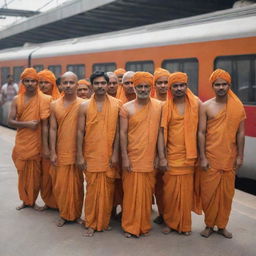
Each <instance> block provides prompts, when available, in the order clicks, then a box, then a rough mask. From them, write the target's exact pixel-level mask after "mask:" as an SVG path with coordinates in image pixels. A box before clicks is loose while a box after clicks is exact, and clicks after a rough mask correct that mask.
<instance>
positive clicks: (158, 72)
mask: <svg viewBox="0 0 256 256" xmlns="http://www.w3.org/2000/svg"><path fill="white" fill-rule="evenodd" d="M169 75H170V72H169V71H168V70H166V69H163V68H157V69H156V70H155V72H154V85H155V84H156V81H157V79H158V78H160V77H162V76H167V77H169Z"/></svg>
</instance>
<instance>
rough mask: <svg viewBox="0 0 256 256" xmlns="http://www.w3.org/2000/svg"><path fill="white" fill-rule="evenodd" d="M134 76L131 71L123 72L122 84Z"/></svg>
mask: <svg viewBox="0 0 256 256" xmlns="http://www.w3.org/2000/svg"><path fill="white" fill-rule="evenodd" d="M134 74H135V72H133V71H127V72H125V73H124V75H123V79H122V83H124V81H125V80H127V79H130V78H131V77H133V76H134Z"/></svg>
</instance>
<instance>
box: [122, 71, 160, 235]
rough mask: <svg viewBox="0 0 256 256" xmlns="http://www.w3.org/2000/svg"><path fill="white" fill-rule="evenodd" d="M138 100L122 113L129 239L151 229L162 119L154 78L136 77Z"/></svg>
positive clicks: (125, 221) (125, 214)
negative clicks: (153, 90)
mask: <svg viewBox="0 0 256 256" xmlns="http://www.w3.org/2000/svg"><path fill="white" fill-rule="evenodd" d="M133 84H134V89H135V93H136V97H137V98H136V99H135V100H132V101H130V102H128V103H126V104H124V105H123V107H122V110H121V112H120V138H121V141H120V143H121V151H122V167H123V168H122V171H123V177H122V178H123V189H124V198H123V215H122V228H123V230H124V232H125V236H126V237H131V236H132V235H134V236H136V237H139V236H140V235H142V234H144V235H147V234H148V232H149V231H150V229H151V205H152V197H153V190H154V185H155V177H154V176H155V175H154V161H155V156H156V144H157V136H158V130H159V126H160V118H161V108H162V106H161V103H160V102H159V101H158V100H155V99H152V98H150V96H149V95H150V89H151V87H152V86H153V76H152V75H151V74H150V73H148V72H136V73H135V75H134V76H133Z"/></svg>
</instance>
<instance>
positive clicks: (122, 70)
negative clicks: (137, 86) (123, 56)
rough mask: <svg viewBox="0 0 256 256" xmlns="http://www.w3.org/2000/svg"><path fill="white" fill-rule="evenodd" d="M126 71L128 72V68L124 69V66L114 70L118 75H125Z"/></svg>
mask: <svg viewBox="0 0 256 256" xmlns="http://www.w3.org/2000/svg"><path fill="white" fill-rule="evenodd" d="M125 72H126V70H125V69H123V68H118V69H116V70H115V71H114V73H115V74H116V75H117V76H119V75H123V74H124V73H125Z"/></svg>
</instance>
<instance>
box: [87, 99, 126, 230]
mask: <svg viewBox="0 0 256 256" xmlns="http://www.w3.org/2000/svg"><path fill="white" fill-rule="evenodd" d="M89 101H90V102H89V106H88V110H87V114H86V124H85V136H84V145H83V150H84V159H85V161H86V164H87V168H86V171H85V176H86V182H87V185H86V197H85V226H86V227H90V228H92V229H94V230H97V231H101V230H104V229H107V228H108V225H109V221H110V216H111V211H112V207H113V196H114V184H115V175H116V174H115V172H116V170H115V169H114V168H110V166H109V164H110V159H111V156H112V153H113V146H114V139H115V135H116V127H117V122H118V113H119V109H120V105H121V103H120V101H119V100H117V99H115V98H113V97H111V96H109V95H106V99H105V102H104V105H103V109H102V111H101V112H98V111H97V104H96V101H95V98H94V97H92V98H91V99H90V100H89Z"/></svg>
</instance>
